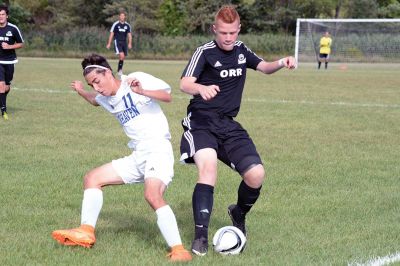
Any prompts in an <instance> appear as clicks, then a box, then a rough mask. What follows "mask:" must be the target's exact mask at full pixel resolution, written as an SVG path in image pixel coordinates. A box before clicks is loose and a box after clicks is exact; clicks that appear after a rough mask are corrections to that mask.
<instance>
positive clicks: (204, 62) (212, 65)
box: [182, 41, 262, 117]
mask: <svg viewBox="0 0 400 266" xmlns="http://www.w3.org/2000/svg"><path fill="white" fill-rule="evenodd" d="M261 61H262V59H261V58H260V57H258V56H257V55H256V54H255V53H253V52H252V51H251V50H250V49H249V48H247V47H246V45H244V44H243V43H242V42H241V41H236V42H235V45H234V48H233V50H231V51H225V50H222V49H220V48H219V47H218V45H217V43H216V42H215V41H211V42H208V43H206V44H204V45H202V46H200V47H198V48H197V49H196V51H195V52H194V54H193V56H192V58H191V59H190V61H189V63H188V65H187V66H186V68H185V70H184V71H183V74H182V77H196V78H197V80H196V83H199V84H202V85H206V86H208V85H217V86H219V89H220V92H219V93H217V95H216V96H215V97H214V98H213V99H211V100H209V101H205V100H203V98H202V97H201V96H200V95H199V94H198V95H194V96H193V98H192V99H191V100H190V104H189V106H188V113H190V112H195V111H196V110H204V111H212V112H215V113H217V114H222V115H226V116H230V117H235V116H236V115H237V114H238V112H239V109H240V102H241V100H242V93H243V88H244V83H245V80H246V69H247V68H251V69H254V70H256V68H257V65H258V64H259V63H260V62H261Z"/></svg>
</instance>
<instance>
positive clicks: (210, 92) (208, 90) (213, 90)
mask: <svg viewBox="0 0 400 266" xmlns="http://www.w3.org/2000/svg"><path fill="white" fill-rule="evenodd" d="M218 92H220V90H219V86H217V85H210V86H201V87H200V88H199V94H200V96H201V98H203V100H205V101H209V100H211V99H212V98H214V97H215V96H216V95H217V93H218Z"/></svg>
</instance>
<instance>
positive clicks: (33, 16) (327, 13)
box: [2, 0, 400, 36]
mask: <svg viewBox="0 0 400 266" xmlns="http://www.w3.org/2000/svg"><path fill="white" fill-rule="evenodd" d="M2 2H3V3H6V4H7V5H9V7H10V16H9V20H10V21H11V22H13V23H15V24H17V25H18V26H19V27H20V28H21V29H22V30H24V31H38V32H60V33H62V32H66V31H70V30H72V29H76V28H79V27H101V28H106V27H109V26H110V25H111V24H112V23H113V22H114V21H116V20H117V17H118V12H119V11H120V10H125V11H126V12H127V15H128V22H129V23H130V24H131V25H132V26H133V31H134V33H139V34H148V35H153V34H154V35H164V36H186V35H190V34H196V35H204V34H206V33H209V31H210V26H211V25H212V23H213V19H214V17H213V16H214V13H215V11H216V10H217V9H218V8H219V7H220V6H221V5H223V4H233V5H236V6H237V9H238V12H239V14H240V15H241V23H242V29H241V32H242V33H252V34H257V33H285V34H294V32H295V26H296V19H297V18H396V17H400V0H318V1H316V0H233V1H218V0H117V1H110V0H15V1H2Z"/></svg>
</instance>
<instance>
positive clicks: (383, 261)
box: [348, 252, 400, 266]
mask: <svg viewBox="0 0 400 266" xmlns="http://www.w3.org/2000/svg"><path fill="white" fill-rule="evenodd" d="M398 261H400V253H399V252H396V253H394V254H390V255H387V256H385V257H376V258H373V259H370V260H368V261H367V262H365V263H360V262H352V263H349V264H348V266H383V265H389V264H391V263H395V262H398Z"/></svg>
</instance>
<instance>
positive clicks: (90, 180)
mask: <svg viewBox="0 0 400 266" xmlns="http://www.w3.org/2000/svg"><path fill="white" fill-rule="evenodd" d="M83 184H84V187H85V189H87V188H95V187H101V185H100V184H99V182H98V178H96V175H95V173H94V172H93V171H89V172H87V173H86V174H85V176H84V177H83Z"/></svg>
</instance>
